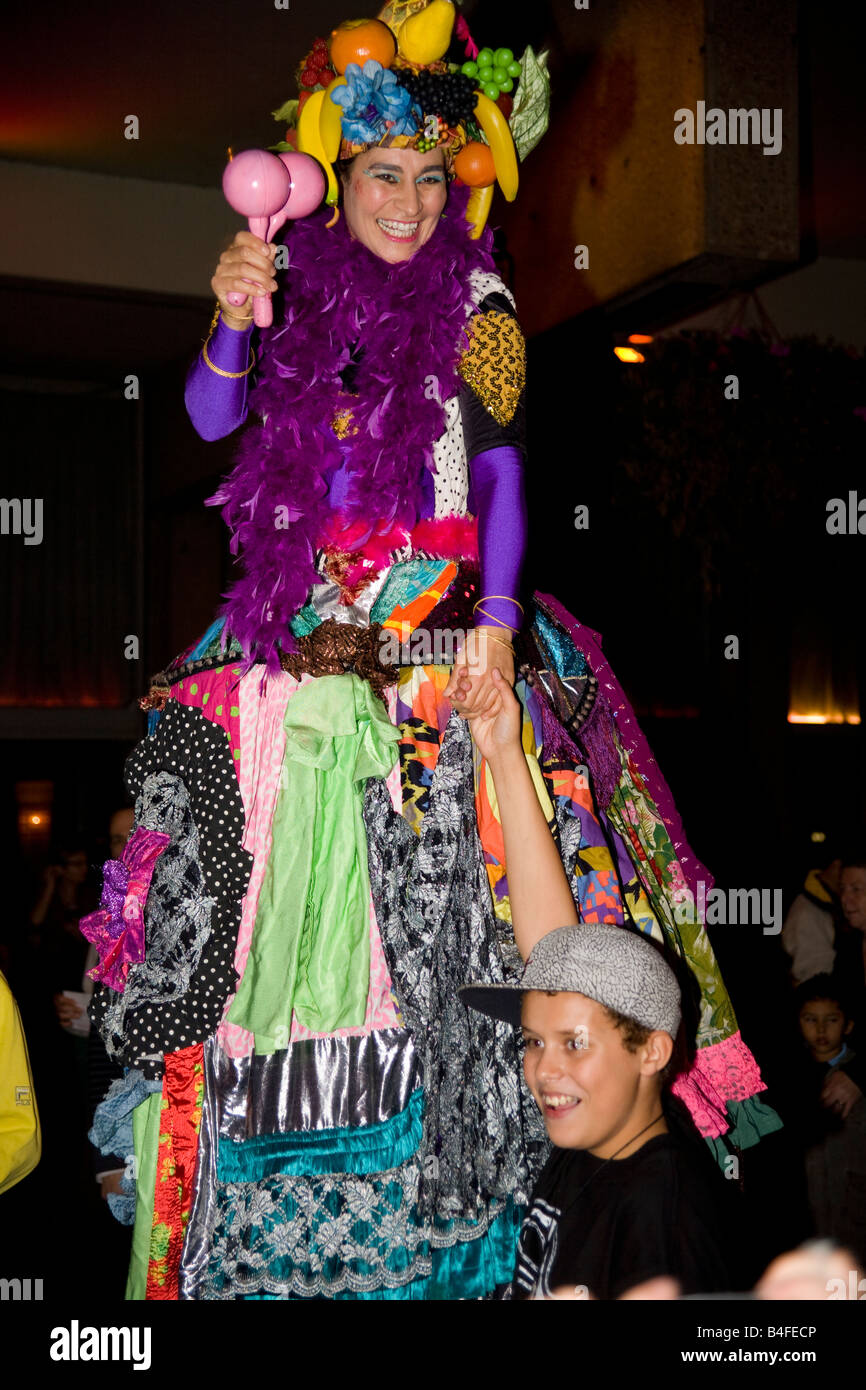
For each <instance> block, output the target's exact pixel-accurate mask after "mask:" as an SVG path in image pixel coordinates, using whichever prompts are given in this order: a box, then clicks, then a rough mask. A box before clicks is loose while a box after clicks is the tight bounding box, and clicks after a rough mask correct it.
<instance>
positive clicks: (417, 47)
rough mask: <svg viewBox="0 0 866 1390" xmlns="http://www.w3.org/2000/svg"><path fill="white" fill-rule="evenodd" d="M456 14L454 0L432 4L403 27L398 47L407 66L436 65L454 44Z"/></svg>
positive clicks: (438, 1) (444, 0)
mask: <svg viewBox="0 0 866 1390" xmlns="http://www.w3.org/2000/svg"><path fill="white" fill-rule="evenodd" d="M455 16H456V11H455V9H454V6H453V4H452V3H451V0H431V3H430V4H429V5H428V6H427V8H426V9H423V10H419V11H418V13H417V14H413V15H410V16H409V18H408V19H407V20H405V21H404V23H403V24H401V25H400V32H399V34H398V35H397V46H398V48H399V51H400V54H401V56H402V57H404V58H405V59H406V61H407V63H419V64H421V63H423V64H427V63H435V62H436V59H437V58H441V57H442V55H443V54H444V53H445V52H446V51H447V49H448V45H449V43H450V42H451V31H452V29H453V28H454V19H455Z"/></svg>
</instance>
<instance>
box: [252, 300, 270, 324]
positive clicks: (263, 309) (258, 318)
mask: <svg viewBox="0 0 866 1390" xmlns="http://www.w3.org/2000/svg"><path fill="white" fill-rule="evenodd" d="M253 318H254V319H255V323H256V328H270V326H271V324H272V323H273V321H274V306H273V305H272V304H271V296H270V295H269V294H259V295H256V298H255V299H254V300H253Z"/></svg>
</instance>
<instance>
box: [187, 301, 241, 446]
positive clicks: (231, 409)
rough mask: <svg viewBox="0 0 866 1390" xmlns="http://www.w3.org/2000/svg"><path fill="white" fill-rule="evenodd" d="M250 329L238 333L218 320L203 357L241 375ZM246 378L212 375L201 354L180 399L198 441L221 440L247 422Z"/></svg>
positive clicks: (193, 366)
mask: <svg viewBox="0 0 866 1390" xmlns="http://www.w3.org/2000/svg"><path fill="white" fill-rule="evenodd" d="M252 332H253V326H252V324H250V326H249V328H245V329H244V330H243V331H242V332H239V331H238V330H237V329H235V328H228V327H226V325H225V324H224V323H223V321H222V316H220V318H219V320H218V322H217V326H216V331H215V332H214V335H213V337H212V338H211V340H210V342H209V343H208V349H207V355H208V357H209V358H210V360H211V362H213V364H214V366H215V367H222V369H223V371H225V372H242V371H244V370H245V368H246V367H247V366H248V365H249V360H250V339H251V337H252ZM248 380H249V377H248V376H239V377H225V376H219V375H218V373H217V372H212V371H211V369H210V367H209V366H208V365H207V363H206V362H205V360H204V358H203V356H202V354H201V353H199V355H198V357H197V358H196V359H195V361H194V362H193V364H192V366H191V367H190V369H189V371H188V372H187V376H186V389H185V391H184V393H183V398H184V401H185V403H186V410H187V414H188V415H189V418H190V420H191V421H192V423H193V428H194V429H195V431H196V434H198V435H200V436H201V438H202V439H223V438H224V437H225V435H227V434H231V432H232V430H236V429H237V428H238V426H239V425H242V424H243V422H244V420H245V419H246V418H247V381H248Z"/></svg>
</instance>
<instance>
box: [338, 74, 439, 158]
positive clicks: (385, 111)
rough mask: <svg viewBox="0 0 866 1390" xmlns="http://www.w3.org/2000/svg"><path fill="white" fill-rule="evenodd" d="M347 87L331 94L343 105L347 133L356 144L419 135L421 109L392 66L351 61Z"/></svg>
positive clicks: (345, 132)
mask: <svg viewBox="0 0 866 1390" xmlns="http://www.w3.org/2000/svg"><path fill="white" fill-rule="evenodd" d="M345 78H346V83H345V86H341V87H337V88H336V90H335V91H333V92H332V93H331V100H332V101H335V102H336V103H337V105H338V106H341V107H342V108H343V115H342V119H341V125H342V128H343V135H344V137H345V138H346V139H347V140H351V142H352V144H354V145H377V144H378V143H379V141H380V140H382V139H384V137H385V136H386V135H388V134H389V133H390V134H391V135H415V134H417V132H418V128H419V125H420V123H421V120H422V115H421V108H420V106H418V105H417V104H416V103H415V102H413V100H412V97H411V95H410V94H409V92H407V91H406V88H405V87H401V86H400V83H399V82H398V81H397V78H396V77H395V76H394V74H393V72H391V70H390V68H383V67H382V64H381V63H379V62H377V61H376V59H375V58H368V59H367V61H366V63H365V64H364V66H363V68H361V67H359V65H358V64H357V63H349V65H348V66H347V68H346V72H345Z"/></svg>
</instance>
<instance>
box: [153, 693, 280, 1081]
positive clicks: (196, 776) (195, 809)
mask: <svg viewBox="0 0 866 1390" xmlns="http://www.w3.org/2000/svg"><path fill="white" fill-rule="evenodd" d="M235 761H236V760H235V759H234V758H233V757H232V752H231V750H230V748H229V735H228V734H227V732H226V730H225V729H223V728H222V727H220V725H219V724H216V723H214V722H213V720H211V719H209V718H207V717H206V716H205V715H204V714H203V712H202V711H201V710H198V709H194V708H191V707H190V706H188V705H184V704H179V703H178V702H177V701H176V700H168V701H167V703H166V706H165V710H164V711H163V715H162V718H161V719H160V721H159V724H158V725H157V727H156V730H155V732H154V733H153V734H151V735H150V736H149V737H148V738H145V739H143V740H142V741H141V743H139V744H138V745H137V746H136V747H135V748H134V749H133V750H132V752H131V753H130V755H129V757H128V759H127V761H126V769H125V774H126V784H127V787H128V789H129V791H130V793H131V795H132V796H134V797H137V796H138V794H139V792H140V790H141V787H142V785H143V783H144V780H145V778H146V777H148V776H149V775H150V774H152V773H156V772H159V771H168V772H172V773H174V774H175V776H177V777H179V778H180V779H181V780H182V781H183V783H184V785H185V786H186V788H187V791H188V793H189V800H190V805H191V807H192V813H193V818H194V820H195V824H196V828H197V830H198V837H199V856H200V862H201V866H202V870H203V872H204V883H205V891H206V893H207V895H208V896H209V897H211V898H213V899H214V900H215V902H216V908H215V911H214V917H213V930H212V932H211V935H210V938H209V940H208V941H207V943H206V945H205V947H204V949H203V951H202V954H201V958H200V960H199V963H198V968H197V970H196V971H195V973H194V974H193V976H192V979H191V981H190V986H189V989H188V990H187V992H186V994H185V995H184V996H183V998H182V999H180V1000H178V1001H176V1002H175V1003H172V1004H170V1005H166V1004H164V1005H162V1006H161V1007H159V1008H156V1009H152V1010H151V1011H150V1012H149V1013H145V1014H144V1015H143V1017H141V1018H138V1019H136V1020H135V1022H134V1023H130V1027H129V1031H130V1033H131V1034H134V1035H133V1036H130V1037H129V1038H128V1045H129V1049H130V1052H134V1053H135V1055H136V1056H137V1058H138V1059H139V1060H138V1061H136V1065H137V1066H139V1067H140V1068H141V1069H142V1070H144V1071H145V1074H146V1075H147V1076H148V1077H149V1078H155V1077H158V1076H161V1075H162V1061H161V1056H162V1053H164V1052H175V1051H177V1050H178V1049H179V1048H182V1047H189V1046H190V1045H191V1044H192V1043H196V1042H203V1041H204V1039H205V1038H208V1037H210V1035H211V1034H212V1033H213V1032H214V1030H215V1029H216V1027H217V1025H218V1024H219V1021H220V1018H221V1016H222V1011H223V1007H224V1005H225V1002H226V1000H227V999H228V997H229V995H230V994H232V993H233V991H234V990H235V988H236V986H237V975H236V972H235V968H234V954H235V946H236V944H237V936H238V928H239V926H240V919H241V903H242V901H243V897H244V894H245V892H246V890H247V884H248V882H249V876H250V869H251V867H252V860H253V857H252V855H251V854H249V853H248V852H247V851H246V850H245V849H243V848H242V844H241V840H242V836H243V832H244V809H243V803H242V801H241V794H240V789H239V787H238V779H237V776H236V773H235ZM146 943H147V924H146V920H145V946H146ZM144 1057H150V1058H151V1059H152V1060H151V1061H150V1063H148V1064H146V1065H144V1066H143V1065H142V1061H141V1059H142V1058H144Z"/></svg>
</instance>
